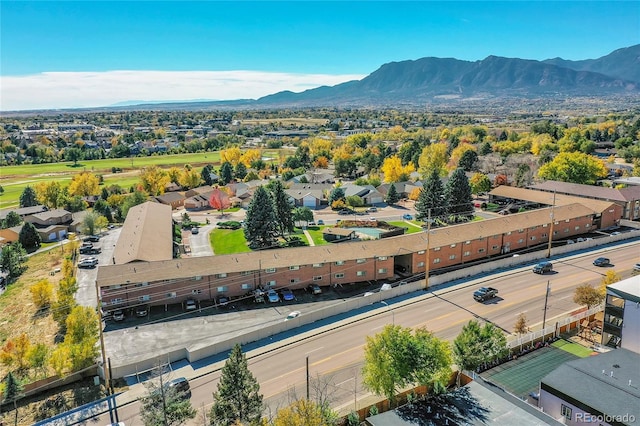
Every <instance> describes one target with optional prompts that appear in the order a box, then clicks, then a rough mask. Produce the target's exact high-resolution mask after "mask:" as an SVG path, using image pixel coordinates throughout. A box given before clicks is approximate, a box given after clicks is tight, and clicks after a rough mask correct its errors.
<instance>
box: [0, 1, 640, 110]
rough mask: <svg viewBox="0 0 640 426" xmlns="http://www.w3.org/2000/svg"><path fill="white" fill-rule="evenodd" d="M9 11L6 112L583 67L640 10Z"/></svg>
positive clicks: (613, 43)
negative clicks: (509, 63)
mask: <svg viewBox="0 0 640 426" xmlns="http://www.w3.org/2000/svg"><path fill="white" fill-rule="evenodd" d="M0 5H1V13H0V20H1V21H0V24H1V29H0V36H1V45H0V46H1V50H0V79H1V80H0V83H1V86H0V91H1V92H0V96H1V97H0V110H11V109H33V108H55V107H79V106H100V105H109V104H113V103H116V102H120V101H126V100H131V99H141V100H171V99H174V100H183V99H237V98H247V97H249V98H257V97H260V96H264V95H266V94H269V93H274V92H277V91H279V90H285V89H288V90H293V91H302V90H305V89H307V88H309V87H316V86H319V85H322V84H330V85H333V84H337V83H339V82H342V81H347V80H350V79H354V78H358V79H359V78H362V77H364V76H366V75H368V74H370V73H371V72H373V71H375V70H376V69H377V68H378V67H380V66H381V65H382V64H384V63H387V62H391V61H401V60H407V59H418V58H421V57H425V56H436V57H454V58H457V59H464V60H472V61H475V60H480V59H483V58H485V57H487V56H488V55H498V56H506V57H519V58H524V59H547V58H553V57H557V56H559V57H562V58H565V59H573V60H579V59H590V58H597V57H600V56H603V55H606V54H608V53H610V52H612V51H613V50H615V49H618V48H621V47H628V46H631V45H634V44H638V43H640V2H637V1H628V2H625V1H602V2H600V1H588V2H581V1H565V2H552V1H543V2H529V1H508V2H482V1H472V2H458V1H446V2H435V1H412V2H400V1H395V2H378V1H353V2H344V1H323V2H308V1H291V2H271V1H261V2H246V1H235V2H218V1H200V2H171V1H164V2H155V1H111V2H98V1H75V2H63V1H44V2H34V1H11V0H2V1H1V3H0ZM36 91H37V92H36Z"/></svg>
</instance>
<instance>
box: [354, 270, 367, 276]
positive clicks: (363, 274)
mask: <svg viewBox="0 0 640 426" xmlns="http://www.w3.org/2000/svg"><path fill="white" fill-rule="evenodd" d="M366 274H367V271H358V272H356V275H357V276H359V277H364V276H365V275H366Z"/></svg>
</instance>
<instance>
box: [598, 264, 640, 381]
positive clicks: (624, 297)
mask: <svg viewBox="0 0 640 426" xmlns="http://www.w3.org/2000/svg"><path fill="white" fill-rule="evenodd" d="M602 344H603V345H606V346H610V347H613V348H623V349H628V350H630V351H633V352H636V353H638V354H640V275H636V276H634V277H631V278H628V279H626V280H623V281H619V282H617V283H614V284H610V285H608V286H607V293H606V298H605V307H604V319H603V323H602ZM639 384H640V383H639Z"/></svg>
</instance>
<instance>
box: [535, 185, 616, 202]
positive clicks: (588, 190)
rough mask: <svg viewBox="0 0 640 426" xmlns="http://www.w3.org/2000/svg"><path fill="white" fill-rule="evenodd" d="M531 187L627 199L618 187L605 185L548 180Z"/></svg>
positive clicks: (580, 194)
mask: <svg viewBox="0 0 640 426" xmlns="http://www.w3.org/2000/svg"><path fill="white" fill-rule="evenodd" d="M529 188H531V189H536V190H540V191H547V192H553V191H557V192H558V193H561V194H568V195H575V196H577V197H580V196H582V197H589V198H597V199H600V200H611V201H625V198H624V197H623V196H622V195H621V194H620V190H618V189H616V188H607V187H604V186H593V185H583V184H580V183H570V182H559V181H555V180H548V181H545V182H542V183H538V184H536V185H532V186H530V187H529Z"/></svg>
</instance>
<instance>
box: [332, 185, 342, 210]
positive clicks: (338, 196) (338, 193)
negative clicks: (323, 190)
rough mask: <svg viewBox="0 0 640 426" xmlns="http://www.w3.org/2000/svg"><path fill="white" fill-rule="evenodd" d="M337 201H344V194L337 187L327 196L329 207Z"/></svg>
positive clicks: (340, 188)
mask: <svg viewBox="0 0 640 426" xmlns="http://www.w3.org/2000/svg"><path fill="white" fill-rule="evenodd" d="M339 200H342V201H344V200H345V193H344V188H342V187H339V186H338V187H337V188H333V189H332V190H331V193H330V194H329V205H330V206H331V205H332V204H333V203H334V202H336V201H339Z"/></svg>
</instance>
